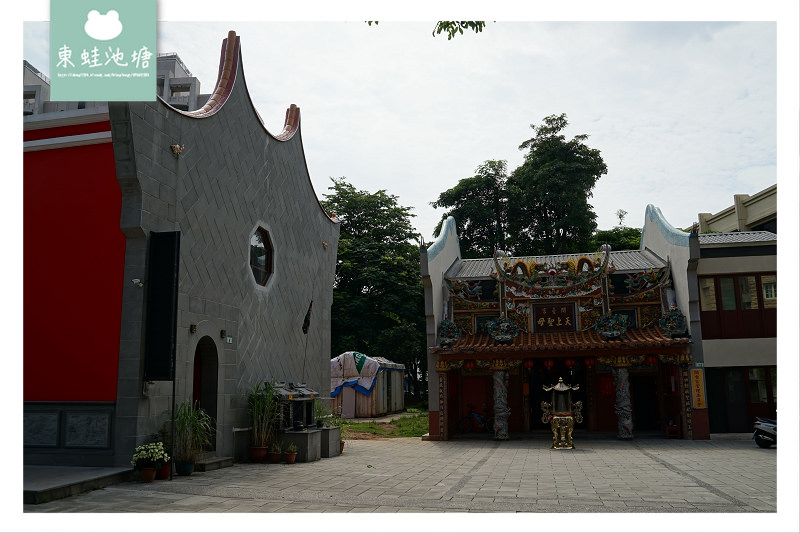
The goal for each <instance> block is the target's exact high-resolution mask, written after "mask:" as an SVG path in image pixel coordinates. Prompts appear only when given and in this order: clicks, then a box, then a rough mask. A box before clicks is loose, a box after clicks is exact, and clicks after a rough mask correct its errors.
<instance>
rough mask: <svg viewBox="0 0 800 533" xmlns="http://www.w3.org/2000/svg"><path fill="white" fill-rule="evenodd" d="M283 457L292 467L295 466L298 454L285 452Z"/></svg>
mask: <svg viewBox="0 0 800 533" xmlns="http://www.w3.org/2000/svg"><path fill="white" fill-rule="evenodd" d="M283 456H284V457H285V458H286V462H287V463H289V464H290V465H293V464H294V462H295V460H296V459H297V452H292V453H289V452H284V454H283Z"/></svg>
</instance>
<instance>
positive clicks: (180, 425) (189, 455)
mask: <svg viewBox="0 0 800 533" xmlns="http://www.w3.org/2000/svg"><path fill="white" fill-rule="evenodd" d="M213 431H214V419H213V418H212V417H211V415H209V414H208V413H207V412H206V410H205V409H203V408H202V407H199V406H195V405H192V404H191V403H189V402H184V403H181V404H180V405H178V406H177V408H176V409H175V449H174V452H175V472H176V473H177V474H178V475H180V476H188V475H191V474H192V472H194V464H195V462H196V461H197V457H198V455H199V454H200V452H202V451H203V449H204V448H205V447H206V446H209V445H210V444H211V435H212V432H213Z"/></svg>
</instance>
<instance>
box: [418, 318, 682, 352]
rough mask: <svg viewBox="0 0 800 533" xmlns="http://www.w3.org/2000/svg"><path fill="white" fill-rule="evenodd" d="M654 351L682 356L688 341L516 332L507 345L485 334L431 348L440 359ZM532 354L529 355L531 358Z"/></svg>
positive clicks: (639, 332) (655, 333) (641, 331)
mask: <svg viewBox="0 0 800 533" xmlns="http://www.w3.org/2000/svg"><path fill="white" fill-rule="evenodd" d="M650 348H652V349H657V350H656V351H658V352H661V353H677V352H680V353H683V352H686V351H687V350H688V348H689V339H688V338H677V339H674V338H672V337H671V336H670V335H669V334H667V333H665V332H664V331H663V330H661V328H659V327H658V326H650V327H646V328H638V329H628V330H627V331H626V332H625V333H623V334H622V335H620V336H618V337H615V338H613V339H607V338H605V337H604V336H602V335H601V334H600V333H598V332H597V331H595V330H594V329H589V330H585V331H574V332H559V333H526V332H520V333H519V334H518V335H517V336H516V337H514V339H513V340H511V342H509V343H504V344H501V343H498V342H495V340H494V339H492V337H491V336H489V335H488V334H482V335H461V336H460V337H459V338H458V340H456V341H455V342H454V343H453V344H452V345H450V346H448V347H438V348H434V349H433V350H432V351H433V352H434V353H439V354H440V355H445V354H459V356H461V357H463V355H464V354H466V353H497V352H533V354H535V353H536V352H553V351H564V352H579V351H592V353H593V354H595V355H596V351H597V350H600V351H604V350H609V351H614V350H617V351H619V350H624V349H636V350H642V349H650ZM533 354H532V355H533Z"/></svg>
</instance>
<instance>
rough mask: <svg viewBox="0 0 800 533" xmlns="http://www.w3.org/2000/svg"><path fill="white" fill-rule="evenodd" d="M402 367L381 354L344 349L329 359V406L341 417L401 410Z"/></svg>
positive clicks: (402, 393) (402, 406)
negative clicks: (339, 411) (343, 351)
mask: <svg viewBox="0 0 800 533" xmlns="http://www.w3.org/2000/svg"><path fill="white" fill-rule="evenodd" d="M404 371H405V366H404V365H401V364H398V363H393V362H392V361H389V360H388V359H385V358H383V357H369V356H367V355H365V354H363V353H359V352H345V353H343V354H341V355H339V356H337V357H334V358H333V359H331V408H332V410H333V411H334V412H336V411H338V409H341V413H342V416H344V417H345V418H362V417H374V416H382V415H385V414H389V413H395V412H399V411H403V410H404V409H405V391H404V388H403V374H404Z"/></svg>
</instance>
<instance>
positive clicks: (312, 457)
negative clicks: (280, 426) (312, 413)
mask: <svg viewBox="0 0 800 533" xmlns="http://www.w3.org/2000/svg"><path fill="white" fill-rule="evenodd" d="M322 431H323V430H321V429H317V428H313V429H312V428H309V429H304V430H303V431H291V430H290V431H284V432H283V433H280V434H279V435H278V440H280V441H282V442H283V449H284V450H286V448H287V447H288V446H289V445H290V444H294V445H295V446H297V459H296V460H295V461H296V462H298V463H310V462H311V461H319V459H320V457H321V452H322V450H321V445H322Z"/></svg>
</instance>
